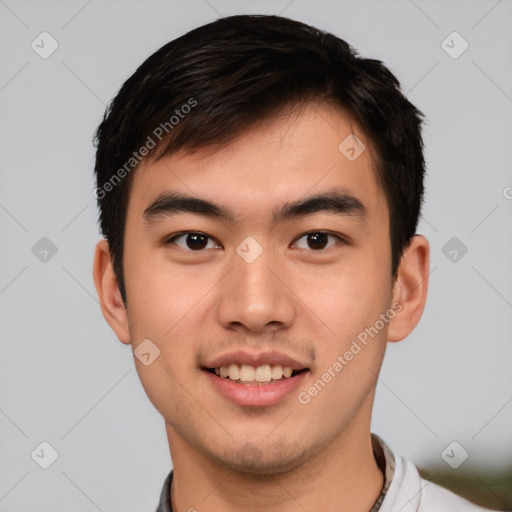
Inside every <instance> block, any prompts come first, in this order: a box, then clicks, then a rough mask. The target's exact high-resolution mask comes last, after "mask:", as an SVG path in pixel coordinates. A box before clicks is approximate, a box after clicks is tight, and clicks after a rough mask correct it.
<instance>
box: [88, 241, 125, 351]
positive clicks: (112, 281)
mask: <svg viewBox="0 0 512 512" xmlns="http://www.w3.org/2000/svg"><path fill="white" fill-rule="evenodd" d="M93 278H94V284H95V286H96V292H97V293H98V298H99V301H100V306H101V311H102V313H103V316H104V317H105V320H106V321H107V323H108V324H109V325H110V327H112V329H113V330H114V332H115V333H116V336H117V337H118V338H119V341H121V342H122V343H126V344H129V343H131V338H130V332H129V329H128V316H127V314H126V308H125V306H124V303H123V299H122V298H121V292H120V291H119V285H118V283H117V278H116V276H115V273H114V267H113V265H112V258H111V255H110V249H109V245H108V242H107V240H105V239H102V240H100V241H99V242H98V243H97V244H96V252H95V254H94V266H93Z"/></svg>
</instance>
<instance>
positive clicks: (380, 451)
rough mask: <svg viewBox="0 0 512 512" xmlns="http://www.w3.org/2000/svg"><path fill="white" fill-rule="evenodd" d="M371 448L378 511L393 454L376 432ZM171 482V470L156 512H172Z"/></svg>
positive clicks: (374, 510) (391, 469)
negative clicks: (378, 477)
mask: <svg viewBox="0 0 512 512" xmlns="http://www.w3.org/2000/svg"><path fill="white" fill-rule="evenodd" d="M372 448H373V455H374V457H375V460H376V461H377V464H378V466H379V468H380V470H381V471H382V473H383V475H384V485H383V486H382V491H381V492H380V494H379V497H378V498H377V501H376V502H375V504H374V505H373V507H372V508H371V509H370V510H369V512H378V511H379V510H380V507H381V505H382V502H383V501H384V498H385V497H386V493H387V492H388V489H389V486H390V485H391V482H392V480H393V476H394V474H395V456H394V455H393V452H392V451H391V449H390V448H389V446H388V445H387V444H386V443H385V442H384V441H383V440H382V439H381V438H380V437H379V436H378V435H376V434H373V433H372ZM171 483H172V470H171V472H170V473H169V474H168V475H167V478H166V479H165V482H164V486H163V488H162V492H161V493H160V504H159V505H158V508H157V509H156V512H172V507H171Z"/></svg>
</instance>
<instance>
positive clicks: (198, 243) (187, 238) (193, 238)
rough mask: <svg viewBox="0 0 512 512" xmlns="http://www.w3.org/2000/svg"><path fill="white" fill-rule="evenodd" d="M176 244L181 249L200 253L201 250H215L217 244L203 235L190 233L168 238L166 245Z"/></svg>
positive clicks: (194, 232)
mask: <svg viewBox="0 0 512 512" xmlns="http://www.w3.org/2000/svg"><path fill="white" fill-rule="evenodd" d="M171 243H173V244H176V245H177V246H178V247H181V248H182V249H190V250H192V251H201V250H203V249H215V248H216V247H219V244H218V243H216V242H214V241H213V239H212V238H211V237H210V236H208V235H206V234H205V233H200V232H196V231H190V232H188V233H180V234H179V235H175V236H173V237H172V238H170V239H169V240H168V241H167V242H166V244H171Z"/></svg>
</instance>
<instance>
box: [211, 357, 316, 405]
mask: <svg viewBox="0 0 512 512" xmlns="http://www.w3.org/2000/svg"><path fill="white" fill-rule="evenodd" d="M251 358H252V359H251ZM233 359H235V358H234V356H233V354H231V355H230V356H226V357H222V358H220V359H218V360H216V361H213V362H212V363H211V366H210V365H208V366H204V367H202V368H201V369H202V371H203V374H204V375H205V376H206V378H207V379H208V381H209V383H210V384H211V385H212V386H213V388H214V390H215V391H216V392H217V393H219V394H220V395H221V396H222V397H223V398H224V399H228V401H229V402H231V403H234V404H236V405H240V406H244V407H268V406H272V405H276V404H278V403H280V402H281V401H283V400H284V399H285V398H286V397H287V396H289V395H291V394H292V393H293V391H294V390H297V388H298V386H300V385H301V383H303V382H304V379H305V378H306V376H307V374H308V373H309V372H310V369H309V368H307V367H305V366H304V365H302V364H300V363H298V362H297V361H294V360H292V359H289V358H287V357H284V356H282V355H279V354H266V356H265V355H263V354H261V355H260V356H258V357H253V356H249V355H247V354H246V353H245V354H242V355H239V359H243V361H239V362H235V361H236V359H235V361H233ZM265 359H266V360H265Z"/></svg>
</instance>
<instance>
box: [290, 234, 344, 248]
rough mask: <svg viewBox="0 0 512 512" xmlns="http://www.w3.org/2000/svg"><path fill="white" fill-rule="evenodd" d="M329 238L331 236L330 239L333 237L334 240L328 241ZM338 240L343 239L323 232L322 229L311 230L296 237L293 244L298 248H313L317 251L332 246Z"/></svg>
mask: <svg viewBox="0 0 512 512" xmlns="http://www.w3.org/2000/svg"><path fill="white" fill-rule="evenodd" d="M329 238H331V240H332V239H334V242H332V243H330V241H329ZM301 240H304V242H301ZM340 241H343V240H342V239H341V238H340V237H339V236H337V235H333V234H331V233H324V232H323V231H313V232H311V233H306V234H305V235H302V236H301V237H300V238H298V239H297V241H296V242H295V246H296V247H298V248H299V249H313V250H314V251H319V250H322V249H326V248H329V247H332V246H333V245H335V244H336V243H337V242H340Z"/></svg>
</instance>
